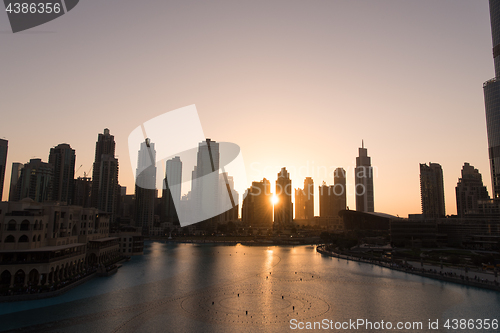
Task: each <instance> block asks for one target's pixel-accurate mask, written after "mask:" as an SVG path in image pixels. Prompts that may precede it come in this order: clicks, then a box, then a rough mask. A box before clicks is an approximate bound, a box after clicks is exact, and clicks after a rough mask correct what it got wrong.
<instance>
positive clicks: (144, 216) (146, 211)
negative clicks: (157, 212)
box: [135, 139, 156, 235]
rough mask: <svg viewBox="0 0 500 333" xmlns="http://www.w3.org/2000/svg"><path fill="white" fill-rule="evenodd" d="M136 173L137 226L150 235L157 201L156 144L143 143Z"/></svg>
mask: <svg viewBox="0 0 500 333" xmlns="http://www.w3.org/2000/svg"><path fill="white" fill-rule="evenodd" d="M138 154H139V157H138V159H137V169H136V173H135V225H136V226H137V227H139V228H141V229H142V232H143V234H145V235H147V234H149V230H150V229H151V228H152V227H153V223H154V208H155V199H156V151H155V146H154V143H152V142H151V141H150V140H149V139H146V140H145V141H144V142H142V143H141V149H140V150H139V153H138Z"/></svg>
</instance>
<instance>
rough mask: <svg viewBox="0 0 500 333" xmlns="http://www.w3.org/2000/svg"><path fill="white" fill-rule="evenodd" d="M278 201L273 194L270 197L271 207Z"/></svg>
mask: <svg viewBox="0 0 500 333" xmlns="http://www.w3.org/2000/svg"><path fill="white" fill-rule="evenodd" d="M278 201H279V199H278V197H277V196H276V195H275V194H273V196H272V197H271V202H272V203H273V205H276V204H277V203H278Z"/></svg>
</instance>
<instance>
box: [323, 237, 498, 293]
mask: <svg viewBox="0 0 500 333" xmlns="http://www.w3.org/2000/svg"><path fill="white" fill-rule="evenodd" d="M316 251H317V252H319V253H321V254H324V255H327V256H330V257H335V258H339V259H343V260H350V261H357V262H362V263H365V264H371V265H376V266H380V267H385V268H389V269H392V270H395V271H399V272H403V273H409V274H413V275H418V276H422V277H426V278H430V279H434V280H439V281H444V282H451V283H456V284H461V285H463V286H468V287H476V288H481V289H488V290H493V291H497V292H500V283H497V284H495V283H494V282H493V281H489V282H479V281H477V280H474V279H470V278H468V277H463V278H462V277H453V276H447V275H445V274H444V273H443V274H440V273H430V272H428V271H422V270H421V269H418V268H415V267H413V266H411V267H412V269H409V268H402V267H398V266H396V264H390V263H384V262H375V261H370V260H365V259H361V258H358V257H355V256H348V255H343V254H338V253H335V252H332V251H328V250H326V249H325V248H324V246H323V245H321V246H317V247H316ZM471 274H472V273H471Z"/></svg>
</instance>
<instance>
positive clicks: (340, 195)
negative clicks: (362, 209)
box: [331, 168, 347, 217]
mask: <svg viewBox="0 0 500 333" xmlns="http://www.w3.org/2000/svg"><path fill="white" fill-rule="evenodd" d="M333 179H334V183H333V184H334V185H333V187H332V189H331V192H332V200H333V203H332V210H333V217H338V216H339V212H340V211H341V210H345V209H346V206H347V199H346V174H345V170H344V169H343V168H337V169H335V173H334V175H333Z"/></svg>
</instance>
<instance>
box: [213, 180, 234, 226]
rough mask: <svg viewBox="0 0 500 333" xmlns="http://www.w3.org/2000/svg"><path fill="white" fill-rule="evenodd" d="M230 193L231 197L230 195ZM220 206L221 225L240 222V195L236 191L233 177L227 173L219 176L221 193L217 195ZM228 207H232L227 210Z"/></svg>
mask: <svg viewBox="0 0 500 333" xmlns="http://www.w3.org/2000/svg"><path fill="white" fill-rule="evenodd" d="M229 193H230V195H229ZM217 199H218V204H219V212H221V213H220V214H219V216H218V217H219V223H225V222H229V221H236V220H238V208H239V205H238V200H239V194H238V192H237V191H236V190H235V189H234V179H233V176H229V175H228V173H227V172H223V173H220V174H219V193H218V195H217ZM228 207H232V208H230V209H227V208H228Z"/></svg>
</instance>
